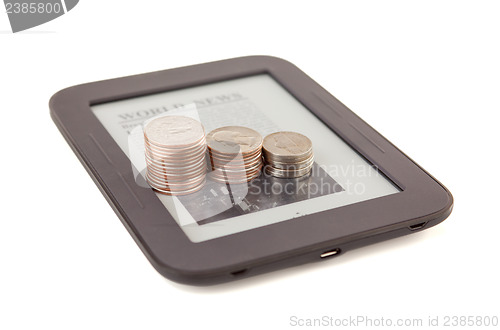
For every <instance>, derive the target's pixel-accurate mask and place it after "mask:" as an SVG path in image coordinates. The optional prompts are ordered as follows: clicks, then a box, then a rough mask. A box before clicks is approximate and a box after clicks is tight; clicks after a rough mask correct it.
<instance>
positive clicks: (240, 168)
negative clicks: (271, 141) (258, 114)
mask: <svg viewBox="0 0 500 330" xmlns="http://www.w3.org/2000/svg"><path fill="white" fill-rule="evenodd" d="M207 145H208V152H209V156H210V165H211V167H212V172H211V173H210V176H211V177H212V179H213V180H215V181H218V182H223V183H245V182H248V181H250V180H252V179H254V178H256V177H258V176H259V175H260V171H261V169H262V136H261V135H260V134H259V133H258V132H256V131H254V130H253V129H251V128H248V127H242V126H225V127H220V128H217V129H214V130H213V131H211V132H210V133H208V134H207Z"/></svg>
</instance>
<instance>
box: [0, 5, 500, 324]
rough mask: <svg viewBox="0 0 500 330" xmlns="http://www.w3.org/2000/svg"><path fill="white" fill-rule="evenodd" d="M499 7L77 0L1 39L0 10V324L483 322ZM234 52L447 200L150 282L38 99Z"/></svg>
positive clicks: (142, 261)
mask: <svg viewBox="0 0 500 330" xmlns="http://www.w3.org/2000/svg"><path fill="white" fill-rule="evenodd" d="M181 2H182V4H181ZM499 15H500V3H498V2H497V1H468V2H464V1H412V2H408V1H344V2H338V1H309V2H306V1H301V2H291V1H274V2H273V1H264V2H258V1H251V2H237V1H228V2H217V1H199V2H192V1H175V2H173V1H144V0H142V1H123V0H120V1H117V0H115V1H110V0H107V1H97V0H94V1H90V0H86V1H81V2H80V3H79V4H78V5H77V6H76V7H75V8H74V9H73V10H72V11H71V12H69V13H68V14H66V15H64V16H62V17H60V18H58V19H56V20H54V21H52V22H49V23H47V24H45V25H42V26H39V27H36V28H34V29H32V30H29V31H27V32H24V33H18V34H12V33H11V32H10V27H9V24H8V19H7V15H6V14H4V13H3V12H2V13H0V31H1V32H0V47H1V48H0V110H1V113H2V116H1V123H2V128H1V130H0V138H1V143H2V145H1V146H2V149H1V152H2V161H1V165H0V166H1V171H2V181H1V183H2V190H1V191H2V204H1V205H2V207H1V218H0V221H1V223H0V329H186V328H189V329H195V328H199V329H210V328H221V329H226V328H227V329H229V328H241V329H259V328H262V329H290V328H298V327H297V326H296V327H293V326H292V325H291V324H290V317H292V316H297V317H299V318H320V317H323V316H332V317H337V318H348V317H356V316H358V315H361V316H367V317H371V318H381V317H384V318H385V319H387V318H391V319H393V320H396V319H398V318H423V319H424V324H426V322H427V319H428V317H429V316H433V317H435V316H439V317H440V318H441V321H443V320H444V317H445V316H454V315H457V316H469V315H471V316H477V315H490V316H491V315H496V316H499V317H500V309H499V308H498V306H500V300H499V296H500V289H499V281H498V279H499V277H500V271H499V269H498V251H499V247H500V246H499V245H500V244H499V241H500V239H499V238H498V237H499V233H500V225H499V220H500V219H499V215H498V199H499V198H500V195H499V194H498V187H499V185H500V180H499V175H498V173H499V171H498V166H500V162H499V160H500V159H499V157H498V146H497V144H498V142H499V141H500V136H499V129H498V124H499V116H498V113H499V111H500V100H499V90H500V64H499V63H500V62H499V59H500V43H499V40H500V37H499V33H500V19H499V17H500V16H499ZM252 54H264V55H274V56H278V57H282V58H285V59H287V60H289V61H291V62H292V63H294V64H296V65H297V66H298V67H300V68H301V69H302V70H304V71H305V72H306V73H307V74H309V75H310V76H311V77H312V78H313V79H315V80H316V81H317V82H318V83H320V84H321V85H322V86H323V87H325V88H326V89H327V90H329V91H330V92H331V93H332V94H333V95H335V96H336V97H337V98H338V99H340V100H341V101H342V102H344V103H345V104H346V105H347V106H348V107H350V108H351V109H352V110H353V111H355V112H356V113H357V114H358V115H359V116H360V117H362V118H363V119H364V120H366V121H367V122H368V123H369V124H371V125H372V126H373V127H374V128H375V129H377V130H378V131H379V132H381V133H382V134H383V135H384V136H385V137H387V138H388V139H389V140H390V141H392V142H393V143H394V144H395V145H396V146H398V147H399V148H400V149H402V150H403V151H404V152H405V153H406V154H408V155H409V156H410V157H411V158H413V159H414V160H415V161H416V162H417V163H419V164H420V165H422V166H423V167H424V168H425V169H426V170H428V171H429V172H430V173H431V174H432V175H434V176H435V177H436V178H438V179H439V180H440V181H441V182H442V183H443V184H444V185H446V186H447V187H448V188H449V189H450V191H451V192H452V193H453V195H454V197H455V208H454V211H453V213H452V214H451V216H450V217H449V218H448V219H447V220H446V221H445V222H444V223H442V224H440V225H439V226H437V227H434V228H432V229H429V230H428V231H424V232H421V233H417V234H414V235H411V236H407V237H402V238H398V239H395V240H392V241H387V242H384V243H380V244H376V245H373V246H369V247H365V248H361V249H358V250H356V251H351V252H348V253H346V254H345V255H343V256H341V257H339V258H338V259H332V260H331V261H328V262H323V263H316V264H311V265H304V266H301V267H296V268H293V269H288V270H282V271H278V272H274V273H270V274H267V275H262V276H258V277H254V278H251V279H246V280H242V281H239V282H233V283H230V284H224V285H219V286H213V287H201V288H200V287H190V286H185V285H180V284H175V283H173V282H171V281H168V280H166V279H164V278H162V277H161V276H160V275H159V274H158V273H157V272H156V271H155V270H154V269H153V268H152V267H151V266H150V264H149V262H148V261H147V260H146V258H145V257H144V256H143V255H142V253H141V252H140V250H139V249H138V247H137V246H136V244H135V243H134V241H133V240H132V238H131V237H130V236H129V234H128V233H127V231H126V230H125V228H124V227H123V225H122V224H121V223H120V221H119V220H118V218H117V217H116V215H115V214H114V213H113V211H112V210H111V208H110V207H109V205H108V204H107V202H106V201H105V199H104V198H103V196H102V195H101V193H100V192H99V190H98V189H97V187H96V186H95V184H94V183H93V181H92V180H91V178H90V177H89V176H88V175H87V173H86V171H85V170H84V168H83V167H82V166H81V165H80V163H79V161H78V160H77V158H76V156H75V155H74V154H73V152H72V151H71V150H70V148H69V146H68V145H67V144H66V142H65V141H64V139H63V137H62V136H61V134H60V133H59V131H58V130H57V129H56V127H55V125H54V124H53V123H52V121H51V119H50V116H49V110H48V104H47V103H48V100H49V98H50V96H51V95H52V94H53V93H55V92H57V91H58V90H60V89H62V88H65V87H67V86H71V85H75V84H79V83H83V82H90V81H95V80H102V79H108V78H113V77H119V76H126V75H130V74H136V73H143V72H149V71H155V70H162V69H167V68H174V67H178V66H184V65H190V64H195V63H201V62H208V61H212V60H219V59H224V58H231V57H236V56H244V55H252ZM421 328H424V327H421Z"/></svg>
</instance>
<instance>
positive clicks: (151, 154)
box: [144, 116, 207, 195]
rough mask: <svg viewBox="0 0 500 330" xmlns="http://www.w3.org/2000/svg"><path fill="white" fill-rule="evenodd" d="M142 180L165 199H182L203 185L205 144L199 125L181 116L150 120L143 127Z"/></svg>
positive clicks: (205, 171) (204, 178) (205, 168)
mask: <svg viewBox="0 0 500 330" xmlns="http://www.w3.org/2000/svg"><path fill="white" fill-rule="evenodd" d="M144 147H145V156H146V166H147V171H146V179H147V181H148V183H149V185H150V186H151V187H152V188H153V189H154V190H156V191H158V192H160V193H162V194H165V195H185V194H190V193H193V192H195V191H198V190H200V189H201V188H202V187H203V185H204V184H205V182H206V173H207V163H206V150H207V143H206V138H205V130H204V128H203V126H202V125H201V123H200V122H198V121H197V120H194V119H192V118H189V117H184V116H163V117H158V118H154V119H152V120H150V121H148V122H147V123H146V124H145V125H144Z"/></svg>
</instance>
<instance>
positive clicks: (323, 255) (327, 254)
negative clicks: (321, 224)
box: [320, 248, 340, 259]
mask: <svg viewBox="0 0 500 330" xmlns="http://www.w3.org/2000/svg"><path fill="white" fill-rule="evenodd" d="M339 253H340V249H339V248H336V249H333V250H329V251H325V252H323V253H321V255H320V257H321V258H322V259H324V258H328V257H333V256H336V255H337V254H339Z"/></svg>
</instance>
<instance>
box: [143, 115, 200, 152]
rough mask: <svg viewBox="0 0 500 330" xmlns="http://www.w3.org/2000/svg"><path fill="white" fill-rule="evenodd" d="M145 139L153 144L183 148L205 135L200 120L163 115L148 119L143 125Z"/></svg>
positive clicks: (193, 143)
mask: <svg viewBox="0 0 500 330" xmlns="http://www.w3.org/2000/svg"><path fill="white" fill-rule="evenodd" d="M144 135H145V136H146V139H147V140H148V141H149V142H150V143H153V144H155V145H158V146H162V147H168V148H183V147H186V146H192V145H195V144H196V143H198V142H199V141H200V139H203V137H204V136H205V130H204V129H203V126H202V125H201V123H200V122H198V121H197V120H194V119H192V118H189V117H184V116H163V117H159V118H154V119H152V120H150V121H148V122H147V123H146V124H145V126H144Z"/></svg>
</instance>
